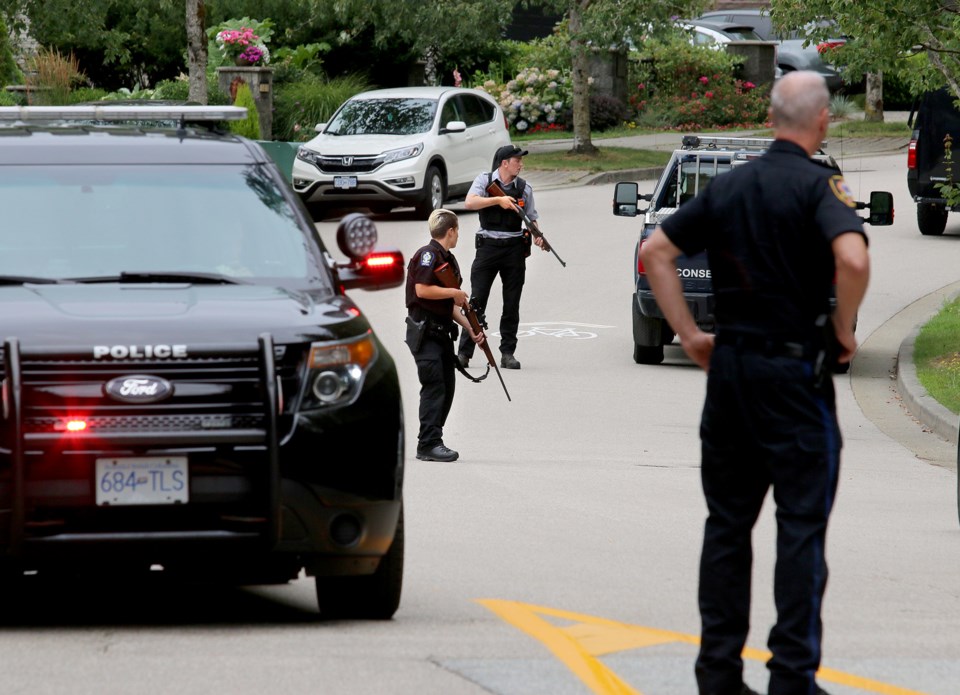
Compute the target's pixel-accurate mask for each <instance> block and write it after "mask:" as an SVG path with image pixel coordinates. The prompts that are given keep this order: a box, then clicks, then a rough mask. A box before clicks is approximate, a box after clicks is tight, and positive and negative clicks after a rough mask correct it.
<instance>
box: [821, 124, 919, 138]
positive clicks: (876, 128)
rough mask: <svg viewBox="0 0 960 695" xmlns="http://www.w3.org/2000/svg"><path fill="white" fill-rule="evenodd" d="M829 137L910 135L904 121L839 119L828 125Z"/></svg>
mask: <svg viewBox="0 0 960 695" xmlns="http://www.w3.org/2000/svg"><path fill="white" fill-rule="evenodd" d="M828 135H829V136H830V137H835V138H873V137H900V136H902V137H906V138H909V137H910V127H909V126H908V125H907V124H906V123H902V122H898V123H887V122H886V121H884V122H882V123H871V122H867V121H860V120H856V121H840V122H838V123H833V124H831V125H830V130H829V131H828Z"/></svg>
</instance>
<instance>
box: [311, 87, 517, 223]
mask: <svg viewBox="0 0 960 695" xmlns="http://www.w3.org/2000/svg"><path fill="white" fill-rule="evenodd" d="M316 130H317V132H318V133H319V135H317V136H316V137H315V138H313V139H312V140H310V141H309V142H307V143H305V144H304V145H303V146H302V147H300V149H299V151H298V152H297V158H296V160H295V161H294V163H293V187H294V189H295V190H296V192H297V193H298V194H299V195H300V197H301V199H302V200H303V201H304V203H306V205H307V207H308V208H309V209H310V212H311V214H313V216H314V218H316V219H320V218H321V217H322V216H323V214H324V213H325V212H326V211H327V210H328V209H329V208H332V207H367V208H370V209H371V210H372V211H374V212H389V211H390V210H392V209H393V208H396V207H406V206H414V207H415V208H416V211H417V214H418V215H419V216H420V217H422V218H423V219H426V218H427V217H428V216H429V215H430V213H431V212H432V211H433V210H436V209H437V208H440V207H443V204H444V202H445V201H447V200H456V199H463V198H464V197H465V196H466V194H467V191H468V190H469V189H470V185H471V184H472V183H473V180H474V179H475V178H476V177H477V174H479V173H481V172H483V171H489V169H490V164H491V161H492V160H493V154H494V152H496V151H497V148H499V147H501V146H502V145H507V144H509V143H510V136H509V133H508V131H507V123H506V119H505V118H504V116H503V112H502V111H501V110H500V107H499V106H498V105H497V103H496V101H494V99H493V98H492V97H491V96H489V95H488V94H487V93H486V92H482V91H480V90H477V89H462V88H459V87H401V88H396V89H379V90H375V91H371V92H363V93H361V94H357V95H356V96H354V97H352V98H350V99H349V100H347V101H346V102H345V103H344V104H343V105H342V106H340V108H339V109H337V112H336V113H335V114H334V115H333V118H331V119H330V121H329V122H328V123H321V124H319V125H318V126H317V128H316Z"/></svg>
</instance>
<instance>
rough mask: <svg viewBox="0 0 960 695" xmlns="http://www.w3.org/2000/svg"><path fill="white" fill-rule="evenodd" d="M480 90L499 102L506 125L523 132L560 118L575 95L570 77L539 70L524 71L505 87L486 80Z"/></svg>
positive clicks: (555, 72) (557, 72)
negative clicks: (505, 118)
mask: <svg viewBox="0 0 960 695" xmlns="http://www.w3.org/2000/svg"><path fill="white" fill-rule="evenodd" d="M481 89H483V90H484V91H485V92H487V93H488V94H490V95H491V96H493V97H494V98H495V99H496V100H497V102H498V103H499V104H500V108H502V109H503V113H504V115H505V116H506V117H507V122H508V123H509V124H510V126H511V127H512V128H514V129H515V130H517V131H520V132H526V131H527V130H529V129H530V128H531V127H533V126H534V125H536V124H538V123H540V124H547V125H548V124H551V123H555V122H556V121H557V120H558V119H561V118H562V116H563V112H564V109H565V107H566V106H567V105H568V104H569V103H570V97H571V94H572V86H571V83H570V78H569V76H567V75H565V74H563V73H561V72H560V71H559V70H541V69H540V68H537V67H528V68H525V69H523V70H521V71H520V72H519V73H518V74H517V76H516V77H515V78H514V79H512V80H510V81H509V82H507V83H506V84H497V83H495V82H494V81H493V80H487V81H486V82H485V83H484V84H483V85H482V87H481Z"/></svg>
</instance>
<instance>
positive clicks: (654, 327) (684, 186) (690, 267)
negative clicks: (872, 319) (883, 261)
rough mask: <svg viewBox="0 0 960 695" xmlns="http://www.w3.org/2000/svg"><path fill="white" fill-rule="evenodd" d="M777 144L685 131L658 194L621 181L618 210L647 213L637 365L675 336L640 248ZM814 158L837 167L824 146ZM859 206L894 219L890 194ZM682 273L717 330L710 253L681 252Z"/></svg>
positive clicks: (659, 358) (638, 271)
mask: <svg viewBox="0 0 960 695" xmlns="http://www.w3.org/2000/svg"><path fill="white" fill-rule="evenodd" d="M772 142H773V139H772V138H736V137H720V136H702V135H686V136H683V138H682V140H681V145H680V147H679V148H677V149H676V150H675V151H674V152H673V155H672V156H671V157H670V161H669V162H667V165H666V167H665V168H664V170H663V173H662V174H661V176H660V179H659V180H658V181H657V184H656V186H655V187H654V189H653V193H648V194H646V195H644V196H640V195H638V188H639V187H638V186H637V184H636V183H635V182H632V181H621V182H619V183H617V185H616V188H615V189H614V197H613V214H614V215H617V216H620V217H636V216H637V215H643V226H642V227H641V229H640V234H639V238H638V240H637V245H636V246H635V247H634V255H633V283H634V291H633V297H632V300H631V305H632V312H631V313H632V315H633V361H634V362H636V363H637V364H660V363H661V362H663V357H664V346H665V345H670V344H671V343H672V342H673V339H674V337H675V336H674V332H673V329H672V328H671V327H670V324H668V323H667V321H666V319H665V318H664V316H663V312H662V311H661V310H660V307H659V305H658V304H657V300H656V297H654V295H653V290H652V289H651V288H650V283H649V282H648V281H647V274H646V270H645V268H644V266H643V262H642V261H641V260H640V247H641V246H642V245H643V243H644V242H645V241H646V239H647V237H649V236H650V235H651V234H652V233H653V231H654V230H655V229H656V227H657V225H658V224H659V223H660V222H661V221H662V220H664V219H665V218H666V217H667V216H669V215H671V214H673V213H674V212H675V211H676V210H677V208H679V207H680V206H681V205H683V204H684V203H686V202H687V201H689V200H692V199H693V198H694V197H695V196H697V195H699V193H700V191H702V190H704V189H705V188H706V187H707V186H709V185H710V183H711V182H712V181H713V179H714V178H716V177H717V176H720V175H722V174H723V173H724V172H727V171H730V170H732V169H733V168H735V167H738V166H741V165H743V164H746V163H747V162H749V161H750V160H751V159H754V158H756V157H759V156H761V155H762V154H763V153H764V152H765V151H766V150H767V148H768V147H769V146H770V143H772ZM813 158H814V159H816V160H818V161H821V162H823V163H824V164H826V165H828V166H831V167H834V168H835V167H836V162H835V161H834V159H833V157H831V156H830V155H829V154H827V153H825V152H824V151H822V150H821V151H819V152H817V153H816V154H814V155H813ZM838 171H839V169H838ZM641 200H643V201H647V202H648V203H649V205H648V206H647V207H646V208H645V209H640V208H639V207H638V203H639V201H641ZM857 205H858V208H866V209H869V210H870V216H869V218H865V219H867V220H868V221H869V222H870V224H873V225H889V224H892V223H893V196H892V195H891V194H890V193H887V192H882V191H877V192H874V193H871V194H870V203H869V204H867V203H858V204H857ZM677 275H678V276H679V277H680V282H681V284H682V286H683V294H684V297H685V299H686V301H687V306H689V307H690V312H691V313H692V314H693V318H694V319H695V320H696V322H697V325H698V326H699V327H700V328H701V329H702V330H705V331H710V332H713V331H714V330H715V329H716V325H715V319H714V304H715V302H714V294H713V282H712V280H711V277H710V268H709V266H708V264H707V255H706V253H699V254H696V255H694V256H684V255H681V256H680V257H679V258H677ZM847 366H848V365H842V367H847Z"/></svg>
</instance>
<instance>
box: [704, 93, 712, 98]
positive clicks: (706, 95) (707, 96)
mask: <svg viewBox="0 0 960 695" xmlns="http://www.w3.org/2000/svg"><path fill="white" fill-rule="evenodd" d="M703 96H705V97H706V98H707V99H713V92H707V93H706V94H704V95H703Z"/></svg>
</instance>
